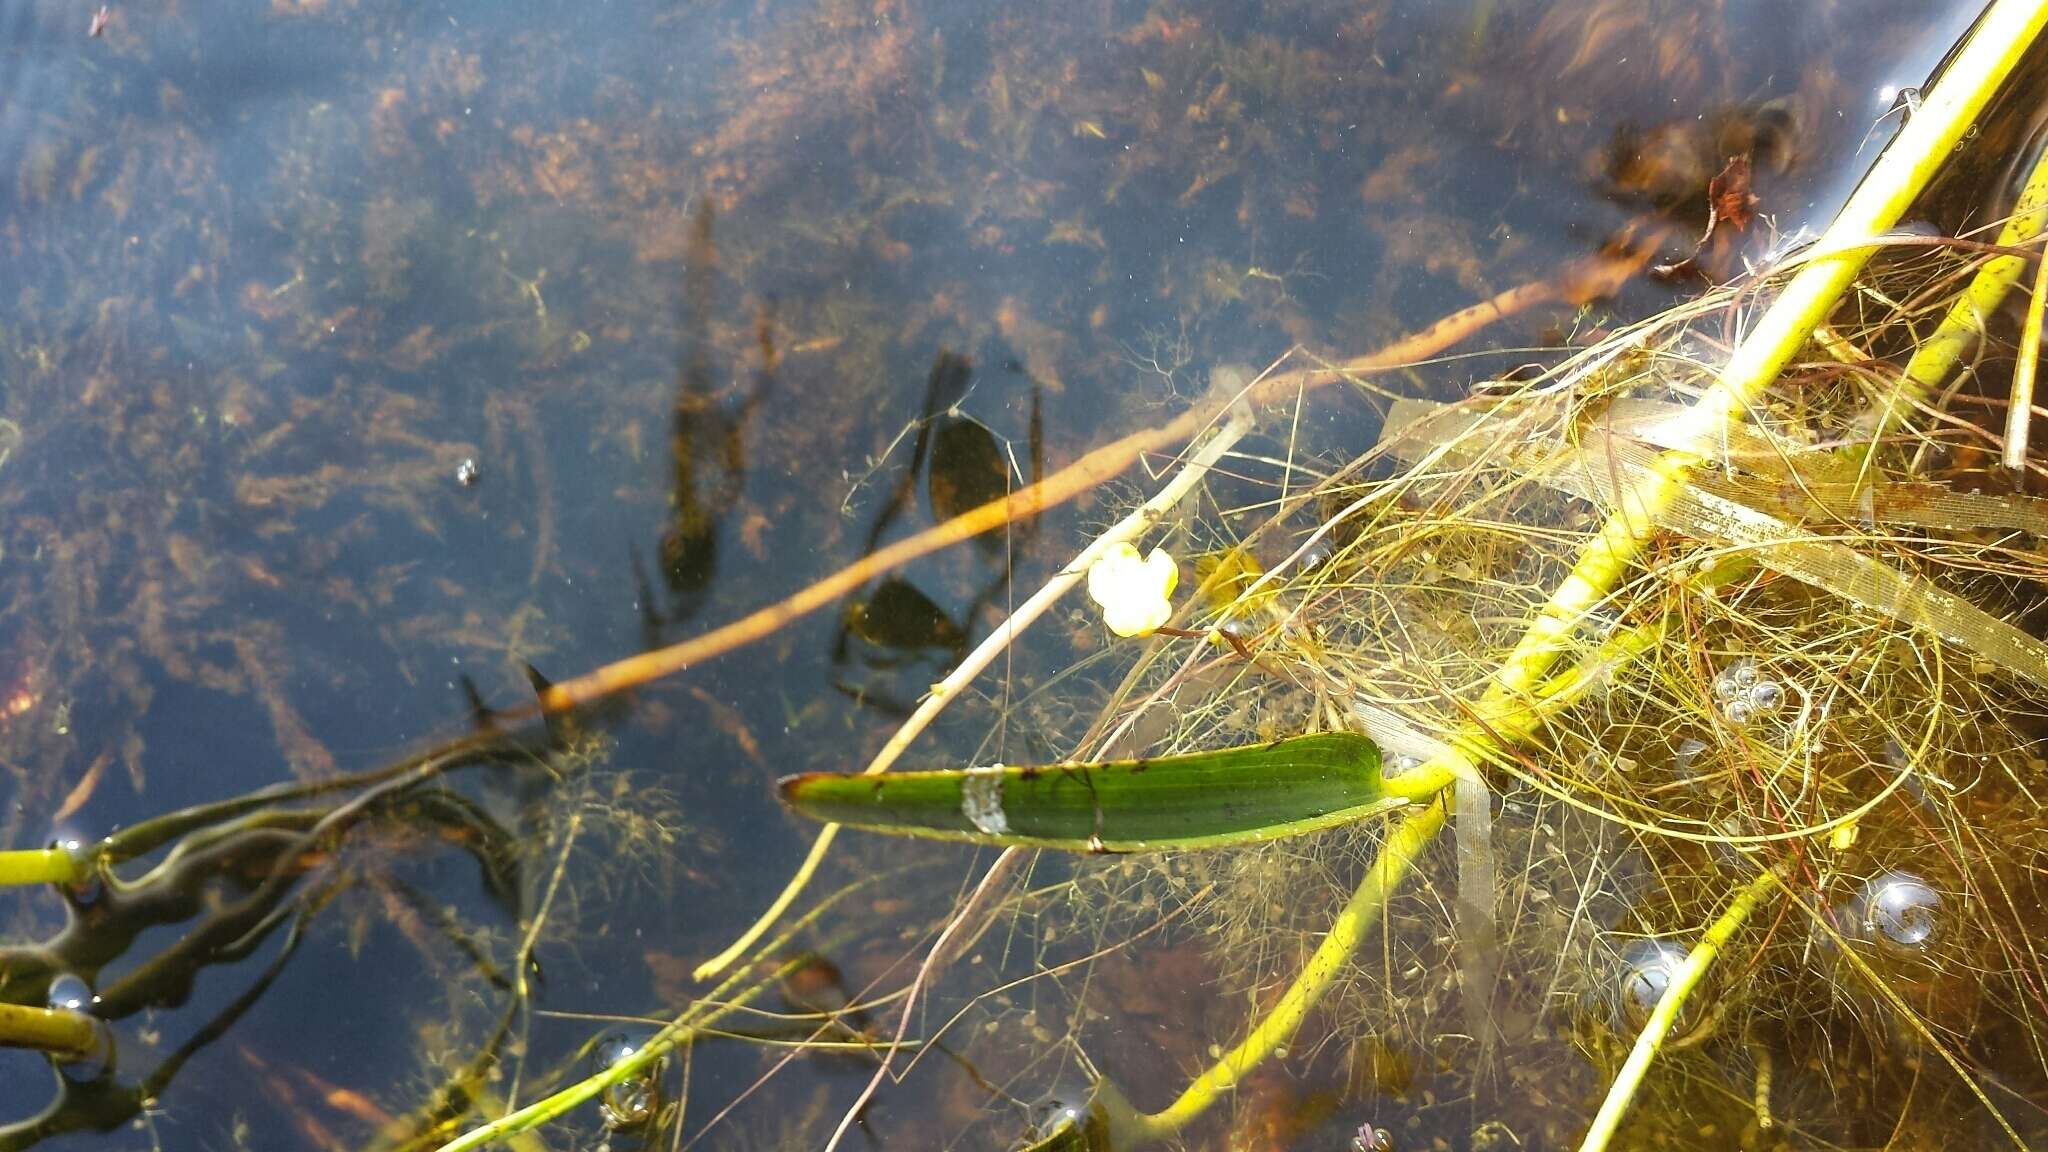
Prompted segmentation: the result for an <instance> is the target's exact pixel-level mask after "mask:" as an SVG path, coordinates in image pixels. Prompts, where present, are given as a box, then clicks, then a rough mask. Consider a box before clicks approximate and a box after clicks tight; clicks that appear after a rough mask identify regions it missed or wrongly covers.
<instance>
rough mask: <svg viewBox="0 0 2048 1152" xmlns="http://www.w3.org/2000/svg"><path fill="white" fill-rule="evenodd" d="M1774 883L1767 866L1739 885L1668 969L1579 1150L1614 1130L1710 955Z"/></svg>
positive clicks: (1593, 1151)
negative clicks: (1673, 969) (1668, 978)
mask: <svg viewBox="0 0 2048 1152" xmlns="http://www.w3.org/2000/svg"><path fill="white" fill-rule="evenodd" d="M1776 885H1777V878H1776V877H1775V876H1773V875H1772V874H1771V873H1769V872H1765V873H1764V874H1763V875H1761V876H1758V877H1757V878H1756V879H1754V880H1751V881H1750V882H1749V883H1747V884H1745V885H1743V886H1742V887H1741V888H1740V889H1739V890H1737V892H1736V893H1735V897H1734V899H1732V900H1730V901H1729V902H1728V907H1727V909H1726V910H1724V911H1723V912H1722V913H1721V917H1720V919H1718V920H1716V921H1714V923H1713V924H1712V925H1710V926H1709V927H1708V928H1707V930H1706V933H1705V934H1704V935H1702V936H1701V937H1700V942H1699V943H1698V944H1695V945H1693V949H1692V951H1691V952H1689V953H1687V954H1686V957H1685V963H1683V964H1681V965H1679V967H1678V971H1677V972H1675V973H1673V974H1672V977H1671V986H1670V987H1669V988H1666V989H1665V991H1664V996H1663V998H1662V999H1660V1000H1658V1001H1657V1007H1656V1008H1655V1009H1653V1010H1652V1011H1651V1012H1650V1018H1649V1020H1648V1021H1647V1022H1645V1023H1644V1024H1643V1030H1642V1032H1641V1034H1639V1035H1638V1036H1637V1037H1636V1043H1635V1047H1634V1048H1632V1049H1630V1050H1629V1054H1628V1059H1627V1060H1626V1061H1624V1062H1623V1063H1622V1065H1621V1071H1620V1072H1618V1073H1616V1074H1615V1077H1614V1083H1613V1084H1611V1085H1609V1086H1608V1089H1607V1099H1606V1100H1604V1101H1602V1102H1601V1104H1600V1111H1599V1113H1598V1114H1597V1115H1595V1116H1594V1117H1593V1126H1592V1128H1590V1129H1588V1130H1587V1132H1586V1139H1585V1140H1584V1141H1583V1142H1582V1143H1580V1145H1579V1152H1604V1150H1605V1149H1606V1147H1607V1142H1608V1141H1609V1140H1612V1139H1613V1138H1614V1130H1615V1129H1616V1128H1618V1127H1620V1126H1621V1118H1622V1117H1623V1116H1626V1115H1627V1114H1628V1105H1629V1101H1631V1100H1633V1099H1635V1094H1636V1089H1637V1088H1638V1087H1640V1086H1641V1085H1642V1082H1643V1076H1644V1075H1645V1074H1646V1073H1648V1072H1649V1070H1650V1061H1652V1060H1654V1059H1656V1057H1657V1051H1658V1049H1660V1048H1662V1047H1664V1040H1665V1037H1667V1036H1669V1035H1670V1034H1671V1026H1672V1025H1673V1024H1674V1023H1676V1022H1677V1020H1678V1014H1679V1013H1680V1012H1682V1011H1684V1010H1685V1002H1686V1000H1688V999H1689V998H1691V996H1692V994H1693V990H1694V989H1696V988H1698V987H1699V986H1700V982H1701V981H1702V980H1704V979H1706V975H1707V969H1709V968H1711V967H1713V964H1714V957H1716V956H1719V955H1720V954H1721V952H1722V951H1723V950H1724V949H1726V948H1727V947H1728V942H1729V941H1730V940H1733V939H1734V938H1735V933H1736V932H1737V931H1738V930H1740V929H1741V927H1742V924H1743V922H1744V921H1746V920H1748V919H1749V914H1750V913H1751V912H1753V911H1755V909H1756V905H1757V901H1759V900H1761V899H1763V895H1764V893H1766V892H1768V891H1770V890H1771V889H1772V888H1773V887H1775V886H1776Z"/></svg>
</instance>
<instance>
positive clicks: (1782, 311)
mask: <svg viewBox="0 0 2048 1152" xmlns="http://www.w3.org/2000/svg"><path fill="white" fill-rule="evenodd" d="M2043 23H2048V3H2044V2H2043V0H1998V2H1997V3H1995V4H1993V5H1992V6H1991V8H1989V9H1988V10H1987V11H1986V12H1985V13H1984V16H1983V18H1982V19H1981V20H1979V21H1978V24H1977V27H1976V28H1975V29H1974V30H1972V32H1971V34H1970V38H1969V39H1968V40H1967V41H1965V42H1964V44H1963V46H1962V48H1961V50H1960V51H1958V52H1957V54H1956V57H1955V59H1954V60H1953V61H1952V62H1951V63H1950V65H1949V67H1948V68H1947V69H1946V70H1945V71H1944V72H1943V74H1942V78H1941V80H1939V81H1938V82H1937V83H1936V84H1935V85H1934V87H1933V88H1932V89H1931V90H1930V91H1929V93H1928V96H1927V99H1926V101H1925V102H1923V103H1922V104H1921V106H1920V111H1919V112H1917V113H1915V114H1914V116H1913V118H1912V119H1911V120H1909V121H1908V122H1907V123H1906V126H1905V127H1904V128H1903V129H1901V130H1900V132H1899V135H1898V138H1897V139H1896V140H1894V141H1893V142H1892V145H1891V147H1889V148H1887V149H1886V150H1885V153H1884V155H1883V156H1881V157H1879V158H1878V162H1877V164H1876V165H1875V166H1874V167H1872V168H1871V170H1870V173H1869V175H1868V176H1866V177H1865V178H1864V179H1863V182H1862V183H1860V184H1858V185H1857V187H1856V191H1855V193H1854V194H1853V195H1851V196H1850V197H1849V202H1848V203H1847V204H1844V205H1843V206H1842V210H1841V212H1840V213H1838V214H1837V215H1836V217H1835V221H1834V223H1833V224H1831V225H1829V226H1828V230H1827V233H1826V234H1825V235H1823V236H1822V237H1821V239H1820V242H1819V244H1818V245H1817V247H1816V251H1817V252H1818V253H1819V254H1818V255H1816V256H1815V257H1814V258H1813V259H1812V260H1810V261H1809V262H1808V263H1807V264H1806V265H1805V266H1804V267H1802V268H1800V270H1799V271H1798V272H1797V273H1796V274H1795V275H1794V276H1793V277H1792V279H1791V280H1790V281H1789V282H1788V283H1787V284H1786V285H1785V288H1784V291H1783V292H1781V293H1780V294H1779V295H1778V298H1777V299H1776V300H1775V301H1773V302H1772V304H1771V306H1770V307H1769V308H1768V309H1766V310H1765V311H1764V314H1763V315H1762V316H1761V317H1759V318H1758V320H1757V323H1756V327H1755V328H1753V329H1752V330H1751V331H1750V333H1749V335H1748V336H1747V337H1745V338H1744V339H1743V341H1742V342H1741V343H1740V344H1738V345H1736V348H1735V352H1734V354H1733V355H1732V356H1730V357H1729V360H1728V363H1727V365H1726V366H1725V367H1723V368H1722V369H1721V371H1720V373H1719V374H1718V375H1717V377H1716V378H1715V384H1714V387H1712V388H1710V389H1708V391H1707V393H1706V395H1704V396H1702V397H1700V399H1699V401H1698V402H1697V403H1695V404H1694V405H1693V407H1692V409H1691V412H1692V421H1693V423H1692V429H1691V431H1692V436H1691V440H1692V443H1693V444H1694V445H1695V447H1694V448H1692V449H1689V450H1673V451H1669V452H1666V453H1664V454H1663V455H1662V456H1660V457H1659V458H1658V460H1657V462H1656V464H1655V466H1654V476H1653V477H1652V478H1651V479H1650V480H1649V481H1647V482H1646V483H1644V484H1642V485H1640V486H1639V487H1638V488H1637V489H1636V490H1635V491H1633V492H1628V493H1623V494H1621V497H1620V499H1619V501H1618V502H1617V506H1616V507H1615V509H1614V511H1613V512H1612V513H1610V515H1609V517H1608V520H1607V522H1606V523H1605V524H1604V525H1602V526H1601V529H1600V531H1599V532H1598V533H1597V534H1596V535H1595V536H1594V538H1593V542H1592V544H1591V545H1589V546H1588V547H1587V548H1586V550H1585V552H1583V553H1582V554H1581V555H1580V557H1579V562H1578V564H1577V565H1576V566H1575V567H1574V568H1573V569H1572V572H1571V574H1570V575H1569V576H1567V577H1566V578H1565V580H1564V581H1563V582H1562V583H1561V584H1559V585H1558V587H1557V590H1556V591H1555V592H1553V593H1552V594H1551V597H1550V600H1549V602H1548V603H1546V604H1545V605H1544V606H1543V609H1542V611H1541V612H1540V613H1539V614H1538V615H1537V617H1536V619H1535V620H1534V621H1533V622H1532V623H1531V625H1530V627H1529V630H1528V631H1527V632H1526V633H1525V634H1524V635H1523V637H1522V639H1521V641H1520V642H1519V643H1518V644H1516V645H1515V649H1514V651H1513V652H1512V653H1510V654H1509V655H1508V657H1507V659H1506V660H1505V661H1503V662H1502V664H1501V667H1500V670H1499V671H1498V672H1497V673H1495V676H1494V682H1493V684H1492V686H1491V687H1490V688H1489V689H1488V691H1487V695H1486V698H1485V701H1484V703H1483V705H1482V711H1486V710H1490V708H1491V707H1493V706H1497V705H1498V704H1499V703H1500V702H1501V701H1502V700H1512V699H1515V698H1518V697H1521V696H1523V695H1524V694H1526V693H1527V692H1528V691H1529V689H1530V688H1531V686H1533V685H1534V684H1535V683H1536V682H1537V680H1539V679H1540V678H1541V677H1542V676H1543V674H1544V673H1545V672H1546V671H1548V670H1549V668H1550V666H1551V664H1552V663H1554V662H1555V661H1556V659H1557V657H1558V654H1559V653H1560V652H1561V651H1562V650H1563V646H1564V642H1565V641H1566V640H1567V639H1568V638H1569V637H1570V635H1571V633H1572V630H1573V629H1574V628H1576V627H1577V626H1578V623H1579V621H1580V620H1581V619H1583V618H1584V616H1585V615H1586V613H1587V612H1588V611H1590V610H1591V609H1592V608H1593V607H1594V606H1596V605H1597V604H1598V603H1599V602H1600V601H1601V600H1602V599H1603V598H1605V597H1606V596H1607V594H1608V593H1609V592H1610V591H1612V590H1613V588H1614V586H1615V584H1616V583H1617V582H1618V581H1619V579H1620V577H1621V574H1622V572H1623V571H1624V570H1626V569H1627V567H1628V566H1629V564H1630V563H1632V562H1633V561H1634V560H1635V558H1636V555H1637V553H1638V551H1639V550H1640V549H1641V547H1642V543H1643V541H1644V540H1645V539H1646V538H1647V537H1648V535H1649V533H1650V531H1651V528H1652V527H1653V526H1654V524H1655V523H1656V519H1657V514H1658V513H1659V512H1661V511H1662V510H1663V509H1664V508H1665V507H1666V506H1667V505H1668V504H1669V503H1670V501H1671V500H1672V498H1673V497H1674V496H1675V495H1676V493H1677V492H1678V491H1679V489H1680V488H1681V487H1682V486H1683V485H1684V484H1685V483H1686V481H1687V479H1688V477H1689V476H1690V475H1691V473H1692V470H1693V469H1694V468H1695V467H1697V466H1698V465H1699V464H1700V463H1701V462H1702V461H1704V460H1705V459H1706V456H1705V455H1704V454H1705V453H1706V452H1708V451H1711V448H1712V445H1713V444H1714V443H1715V442H1717V441H1718V440H1719V439H1720V433H1721V430H1722V429H1724V428H1726V427H1727V426H1728V425H1729V424H1730V423H1733V422H1734V421H1737V420H1740V419H1741V418H1742V417H1743V414H1744V412H1745V411H1746V410H1747V409H1748V408H1749V406H1750V404H1751V403H1752V402H1754V401H1755V399H1756V398H1757V396H1758V395H1760V394H1761V393H1762V392H1763V390H1764V389H1765V388H1767V387H1769V386H1770V384H1771V382H1772V381H1774V380H1776V379H1777V377H1778V373H1779V371H1781V370H1782V369H1783V368H1784V367H1785V365H1786V364H1788V363H1790V362H1791V360H1792V358H1793V357H1794V356H1796V355H1798V353H1799V350H1800V349H1801V348H1802V347H1804V346H1805V344H1806V343H1807V341H1808V340H1809V339H1810V338H1811V337H1812V335H1813V331H1814V329H1815V328H1816V327H1817V326H1818V325H1820V324H1821V323H1822V322H1823V321H1825V320H1826V319H1827V316H1828V312H1829V311H1830V310H1832V309H1833V308H1834V306H1835V303H1836V301H1838V300H1840V299H1841V296H1842V293H1843V292H1845V291H1847V290H1848V287H1849V285H1850V283H1851V282H1852V281H1854V280H1855V278H1856V275H1857V273H1859V272H1861V271H1862V270H1863V266H1864V264H1866V263H1867V262H1868V261H1869V259H1870V256H1871V253H1872V251H1873V249H1872V248H1871V246H1870V241H1871V239H1872V238H1873V237H1876V236H1879V235H1881V234H1882V233H1884V232H1886V231H1889V230H1890V229H1891V228H1892V227H1893V226H1894V225H1896V224H1897V223H1898V222H1899V219H1900V218H1901V217H1902V216H1903V215H1904V214H1905V212H1906V210H1907V209H1908V208H1909V207H1911V206H1912V203H1913V200H1914V199H1915V198H1916V197H1918V196H1919V195H1920V192H1921V190H1922V189H1924V188H1925V187H1926V186H1927V182H1928V180H1930V179H1931V178H1932V177H1933V176H1934V173H1935V172H1936V171H1938V170H1939V169H1940V168H1941V165H1942V164H1943V162H1945V161H1946V160H1947V159H1948V157H1949V156H1950V155H1951V154H1952V153H1953V152H1954V151H1955V149H1956V147H1957V146H1958V145H1959V144H1961V143H1962V142H1963V140H1964V138H1965V136H1966V135H1967V134H1968V133H1969V131H1970V130H1971V129H1972V127H1973V126H1974V125H1975V124H1976V120H1977V117H1978V115H1979V114H1981V113H1982V112H1983V110H1984V108H1985V106H1986V105H1988V104H1989V103H1990V101H1991V97H1992V96H1993V95H1994V94H1995V93H1996V92H1997V91H1998V89H1999V88H2000V87H2001V86H2002V85H2003V84H2004V82H2005V79H2006V77H2007V76H2008V75H2010V74H2011V72H2012V70H2013V68H2014V67H2015V66H2016V65H2017V64H2018V63H2019V61H2020V58H2021V57H2022V56H2024V55H2025V54H2026V51H2027V48H2028V46H2029V45H2031V44H2032V43H2033V42H2034V40H2035V39H2036V38H2037V37H2038V36H2039V35H2040V33H2041V27H2042V25H2043Z"/></svg>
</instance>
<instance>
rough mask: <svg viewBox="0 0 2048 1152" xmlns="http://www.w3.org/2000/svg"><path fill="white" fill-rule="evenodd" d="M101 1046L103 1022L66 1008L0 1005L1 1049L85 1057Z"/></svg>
mask: <svg viewBox="0 0 2048 1152" xmlns="http://www.w3.org/2000/svg"><path fill="white" fill-rule="evenodd" d="M99 1044H100V1022H99V1021H98V1020H95V1019H93V1018H92V1017H91V1016H88V1015H86V1014H85V1013H83V1012H73V1011H70V1010H69V1009H65V1008H31V1007H29V1006H28V1005H26V1004H5V1003H0V1047H7V1048H32V1049H34V1050H36V1051H38V1052H48V1053H49V1054H51V1055H52V1056H82V1055H85V1054H86V1053H89V1052H92V1051H93V1050H94V1049H96V1048H97V1047H99Z"/></svg>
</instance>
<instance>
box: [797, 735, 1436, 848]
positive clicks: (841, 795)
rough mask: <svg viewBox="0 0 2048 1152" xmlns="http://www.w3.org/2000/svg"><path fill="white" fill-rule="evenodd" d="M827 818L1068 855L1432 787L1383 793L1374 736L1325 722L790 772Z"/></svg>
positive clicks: (1332, 813)
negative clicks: (1112, 747) (1298, 731)
mask: <svg viewBox="0 0 2048 1152" xmlns="http://www.w3.org/2000/svg"><path fill="white" fill-rule="evenodd" d="M781 789H782V798H783V799H784V800H785V801H787V802H788V804H789V806H790V807H791V808H794V809H795V810H796V811H798V812H800V813H802V814H804V815H806V816H809V817H811V818H812V819H814V820H821V821H824V822H826V823H833V824H843V825H847V826H849V827H857V828H863V829H867V830H869V831H874V832H887V833H891V834H894V835H899V836H915V837H920V838H923V839H933V840H952V841H959V842H965V843H971V844H985V845H990V846H994V847H1005V848H1009V847H1021V848H1055V849H1064V850H1066V851H1071V852H1147V851H1157V850H1162V849H1169V848H1217V847H1225V846H1229V845H1236V844H1255V843H1260V842H1263V841H1267V840H1275V839H1278V838H1280V837H1283V836H1297V835H1300V834H1302V833H1304V832H1312V831H1315V830H1317V829H1321V828H1330V827H1334V826H1336V825H1338V824H1348V823H1351V822H1353V821H1356V820H1359V819H1362V818H1364V817H1366V816H1368V815H1371V814H1373V813H1374V812H1379V811H1384V810H1386V809H1387V808H1388V807H1390V806H1396V805H1398V804H1400V803H1402V802H1403V801H1405V800H1406V799H1408V798H1427V797H1428V796H1429V795H1432V794H1433V793H1434V789H1428V790H1417V789H1415V788H1412V787H1410V786H1409V785H1407V784H1406V783H1403V784H1401V785H1400V787H1399V790H1398V793H1397V794H1396V795H1394V796H1392V797H1390V796H1389V795H1388V788H1387V786H1386V784H1385V782H1384V781H1383V780H1382V778H1381V775H1380V752H1379V747H1378V745H1376V744H1374V743H1373V742H1372V740H1370V739H1369V738H1367V737H1365V736H1361V735H1359V734H1357V733H1354V732H1324V733H1319V734H1316V735H1312V736H1300V737H1295V738H1293V739H1288V740H1278V741H1275V742H1273V743H1271V744H1251V745H1245V746H1243V747H1238V748H1225V749H1220V750H1217V751H1212V752H1196V753H1190V754H1187V755H1181V756H1160V757H1156V758H1152V759H1145V760H1119V761H1107V762H1102V763H1094V764H1065V765H1050V766H1044V767H1018V766H1010V767H1005V766H1002V765H996V766H993V767H989V768H969V769H954V770H945V771H928V772H896V773H891V774H890V775H887V776H849V775H844V774H841V773H831V772H814V773H809V774H806V775H802V776H791V777H788V778H786V779H784V780H783V781H782V784H781Z"/></svg>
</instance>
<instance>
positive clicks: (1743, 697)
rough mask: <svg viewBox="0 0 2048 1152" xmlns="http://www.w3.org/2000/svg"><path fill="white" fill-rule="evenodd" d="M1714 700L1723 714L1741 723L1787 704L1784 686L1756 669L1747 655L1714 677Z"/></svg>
mask: <svg viewBox="0 0 2048 1152" xmlns="http://www.w3.org/2000/svg"><path fill="white" fill-rule="evenodd" d="M1714 703H1715V705H1716V706H1717V707H1719V708H1720V709H1721V716H1722V718H1724V719H1726V720H1727V721H1728V722H1729V723H1730V724H1734V725H1736V726H1737V727H1740V726H1742V725H1744V724H1748V723H1750V722H1752V721H1755V720H1761V719H1764V718H1765V717H1768V716H1770V715H1772V714H1774V713H1775V712H1777V711H1778V709H1780V708H1782V707H1784V705H1785V686H1784V685H1783V684H1780V683H1779V682H1778V681H1776V680H1773V679H1771V678H1769V677H1767V676H1763V675H1761V674H1759V673H1758V672H1757V669H1756V661H1754V660H1751V659H1750V658H1748V657H1747V656H1745V657H1743V658H1742V659H1740V660H1737V661H1735V662H1734V663H1733V664H1730V665H1728V666H1727V667H1726V668H1723V669H1721V672H1720V674H1719V675H1717V676H1715V677H1714Z"/></svg>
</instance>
